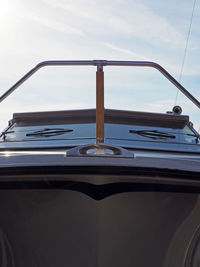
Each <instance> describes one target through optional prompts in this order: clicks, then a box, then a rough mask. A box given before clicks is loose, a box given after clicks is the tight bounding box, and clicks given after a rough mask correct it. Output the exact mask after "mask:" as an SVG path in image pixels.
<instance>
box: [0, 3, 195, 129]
mask: <svg viewBox="0 0 200 267" xmlns="http://www.w3.org/2000/svg"><path fill="white" fill-rule="evenodd" d="M193 3H194V1H193V0H190V1H189V0H173V1H172V0H168V1H160V0H112V1H109V0H102V1H97V0H28V1H27V0H26V1H25V0H0V48H1V49H0V94H2V93H3V92H5V91H6V90H7V89H9V88H10V87H11V86H12V85H13V84H14V83H15V82H16V81H17V80H18V79H20V78H21V77H22V76H23V75H24V74H25V73H26V72H28V71H29V70H30V69H31V68H32V67H34V66H35V65H36V64H37V63H39V62H41V61H45V60H93V59H101V60H102V59H104V60H132V61H134V60H137V61H138V60H141V61H153V62H157V63H158V64H160V65H161V66H163V67H164V68H165V69H166V70H167V71H168V72H169V73H171V75H172V76H173V77H174V78H176V79H177V80H180V73H181V66H182V62H183V57H184V51H185V46H186V40H187V36H188V29H189V25H190V18H191V14H192V8H193ZM195 3H196V4H195V9H194V14H193V21H192V25H191V32H190V36H189V40H188V46H187V53H186V56H185V62H184V66H183V71H182V77H181V83H182V85H183V86H184V87H185V88H186V89H187V90H189V91H190V92H191V93H192V94H193V95H194V96H195V97H196V98H197V99H198V100H200V66H199V61H200V31H199V25H200V0H196V1H195ZM104 70H105V106H106V107H108V108H119V109H128V110H142V111H148V112H166V111H169V110H172V108H173V106H174V105H176V104H177V105H180V106H181V107H182V109H183V114H186V115H190V119H191V121H193V122H194V125H195V128H196V129H197V130H198V129H199V127H200V116H199V113H200V112H199V109H198V108H196V107H195V106H194V105H193V104H192V103H191V102H190V101H188V100H187V99H186V98H185V97H184V96H183V95H182V93H179V94H178V97H177V89H176V88H175V87H174V86H171V84H170V83H169V82H168V81H167V80H166V79H165V78H162V76H161V75H160V73H158V71H156V70H153V69H147V68H144V69H141V68H132V67H121V68H119V67H105V68H104ZM95 71H96V69H95V68H94V67H71V68H69V67H47V68H45V69H41V70H40V71H38V72H37V73H36V74H35V75H34V76H33V77H32V78H31V79H30V80H28V81H26V82H25V83H24V84H23V85H22V86H21V88H18V89H17V91H15V92H14V93H13V94H12V95H11V96H9V97H8V98H7V99H6V100H4V101H3V102H2V103H0V105H1V109H0V116H1V120H0V130H3V129H4V128H5V127H6V126H7V122H8V120H10V119H12V114H13V113H16V112H29V111H43V110H64V109H81V108H92V107H95ZM176 97H177V101H176Z"/></svg>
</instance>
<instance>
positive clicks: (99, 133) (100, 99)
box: [0, 60, 200, 143]
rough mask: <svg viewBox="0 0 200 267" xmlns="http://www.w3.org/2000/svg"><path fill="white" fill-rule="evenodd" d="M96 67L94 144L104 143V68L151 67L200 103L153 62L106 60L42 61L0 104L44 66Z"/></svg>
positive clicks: (17, 83) (18, 82)
mask: <svg viewBox="0 0 200 267" xmlns="http://www.w3.org/2000/svg"><path fill="white" fill-rule="evenodd" d="M77 65H78V66H96V67H97V75H96V142H97V143H101V142H104V73H103V67H104V66H137V67H152V68H155V69H157V70H158V71H160V72H161V73H162V74H163V75H164V76H165V77H166V78H167V79H168V80H169V81H170V82H171V83H172V84H174V85H175V86H176V87H177V88H178V89H179V90H180V91H181V92H182V93H183V94H184V95H185V96H186V97H187V98H189V99H190V100H191V101H192V102H193V103H194V104H195V105H196V106H197V107H198V108H200V102H199V101H198V100H197V99H196V98H195V97H194V96H193V95H191V94H190V93H189V92H188V91H187V90H186V89H185V88H184V87H183V86H182V85H181V84H180V83H179V82H178V81H177V80H176V79H175V78H174V77H172V76H171V74H169V73H168V72H167V71H166V70H165V69H164V68H163V67H161V66H160V65H159V64H157V63H155V62H148V61H107V60H81V61H67V60H58V61H57V60H56V61H44V62H41V63H39V64H38V65H36V66H35V67H34V68H33V69H31V70H30V71H29V72H27V73H26V74H25V75H24V76H23V77H22V78H21V79H20V80H18V81H17V82H16V83H15V84H14V85H13V86H12V87H11V88H10V89H8V90H7V91H6V92H5V93H4V94H3V95H1V96H0V102H2V101H3V100H4V99H5V98H7V97H8V96H9V95H10V94H12V93H13V92H14V91H15V90H16V89H17V88H18V87H19V86H20V85H21V84H23V83H24V82H25V81H26V80H27V79H29V78H30V77H31V76H32V75H33V74H34V73H35V72H37V71H38V70H39V69H40V68H42V67H46V66H77Z"/></svg>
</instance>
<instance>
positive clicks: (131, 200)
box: [0, 190, 200, 267]
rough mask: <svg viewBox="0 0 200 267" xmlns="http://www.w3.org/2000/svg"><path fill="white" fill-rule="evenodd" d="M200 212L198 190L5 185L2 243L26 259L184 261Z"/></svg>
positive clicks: (48, 262) (20, 261) (59, 262)
mask: <svg viewBox="0 0 200 267" xmlns="http://www.w3.org/2000/svg"><path fill="white" fill-rule="evenodd" d="M183 207H184V208H183ZM199 212H200V207H199V200H198V195H197V194H184V193H164V192H145V193H144V192H126V193H120V194H116V195H111V196H109V197H107V198H104V199H102V200H94V199H92V198H90V197H88V196H87V195H85V194H83V193H80V192H73V191H69V190H1V194H0V222H1V251H2V252H3V250H5V246H4V244H6V243H8V241H9V246H8V245H7V246H6V248H7V249H6V251H7V255H12V259H13V262H10V265H8V266H20V267H25V266H29V267H32V266H41V267H45V266H48V267H51V266H52V267H54V266H59V267H62V266H63V267H64V266H70V267H77V266H87V267H90V266H91V267H94V266H98V267H101V266H102V267H108V266H109V267H112V266H113V267H114V266H115V267H121V266H126V267H129V266H130V267H133V266H136V267H139V266H141V267H143V266H154V267H161V266H182V265H181V262H182V261H183V259H184V258H185V256H184V255H185V254H186V252H187V249H188V245H189V244H190V242H191V237H192V235H193V233H194V232H195V230H196V228H197V227H198V220H197V219H199V218H198V217H199V216H198V214H199ZM191 216H192V222H193V223H192V224H191V223H190V221H191V219H190V217H191ZM188 222H189V223H188ZM189 225H190V226H189ZM183 231H184V232H183ZM6 240H8V241H6ZM177 244H178V247H177ZM173 246H176V252H175V251H174V250H173ZM7 258H11V257H9V256H8V257H7ZM180 261H181V262H180ZM175 262H176V263H177V265H170V264H172V263H175Z"/></svg>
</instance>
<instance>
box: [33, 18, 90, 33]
mask: <svg viewBox="0 0 200 267" xmlns="http://www.w3.org/2000/svg"><path fill="white" fill-rule="evenodd" d="M32 20H33V21H35V22H37V23H39V24H41V25H43V26H46V27H48V28H50V29H53V30H56V31H58V32H62V33H65V34H72V35H79V36H85V34H84V32H83V31H82V30H80V29H78V28H75V27H73V26H70V25H67V24H65V23H61V22H58V21H55V20H52V19H51V20H50V19H46V18H41V17H37V16H33V17H32Z"/></svg>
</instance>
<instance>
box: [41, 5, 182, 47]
mask: <svg viewBox="0 0 200 267" xmlns="http://www.w3.org/2000/svg"><path fill="white" fill-rule="evenodd" d="M43 1H44V2H45V3H46V4H48V5H51V6H53V7H54V8H57V9H62V10H65V11H66V12H68V19H69V16H70V14H71V16H73V19H72V18H71V23H75V24H76V21H77V18H78V17H79V19H80V18H81V19H82V23H81V25H80V27H81V28H82V27H85V26H86V27H85V30H86V31H87V32H90V33H91V31H93V33H94V32H95V33H98V32H101V33H102V32H103V31H104V33H105V34H106V33H108V32H109V33H110V34H111V35H113V34H114V33H118V34H120V33H121V34H124V35H129V36H130V35H131V36H135V37H138V38H141V39H143V40H145V41H146V42H149V43H157V42H161V43H166V44H167V45H169V46H182V41H183V40H184V38H183V36H182V34H181V33H180V32H179V30H178V29H176V26H175V25H174V24H173V25H172V24H171V23H170V22H169V21H168V20H167V19H166V18H164V17H163V14H162V16H159V15H158V14H156V13H155V12H153V10H152V9H150V8H149V7H148V6H147V5H144V4H140V3H139V2H138V1H132V2H130V1H116V0H113V1H112V2H106V1H101V2H99V1H94V0H85V1H81V0H77V1H72V0H67V1H66V0H43Z"/></svg>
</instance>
